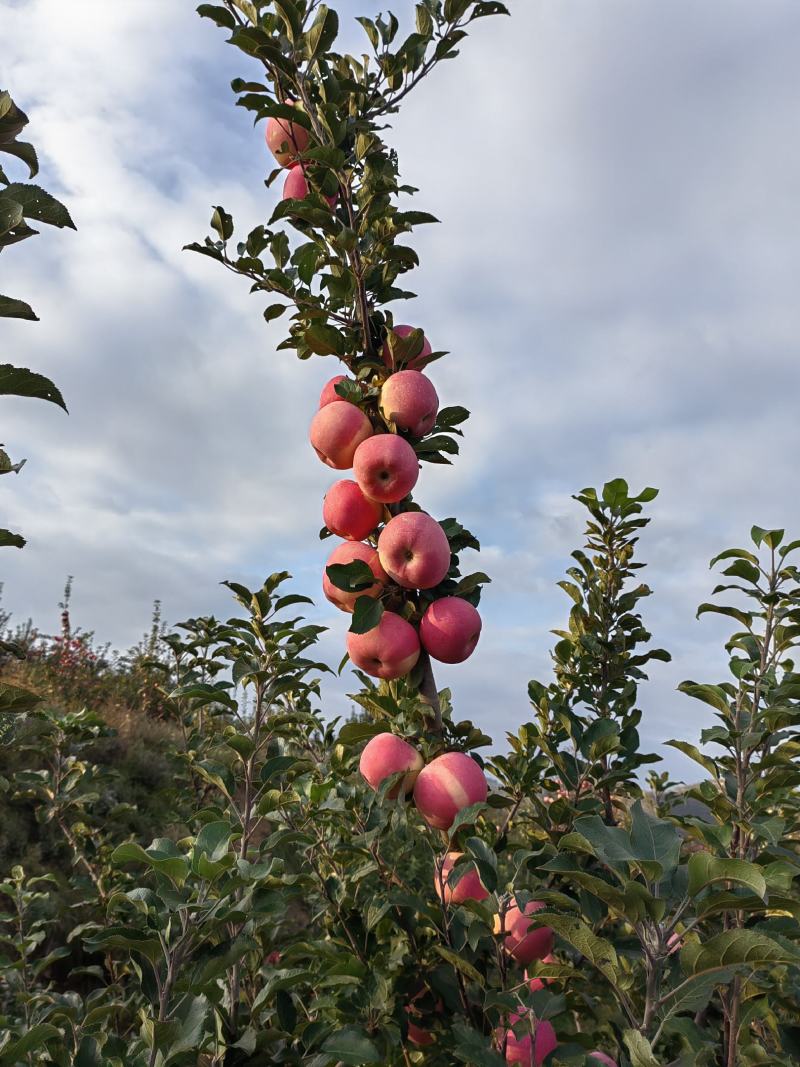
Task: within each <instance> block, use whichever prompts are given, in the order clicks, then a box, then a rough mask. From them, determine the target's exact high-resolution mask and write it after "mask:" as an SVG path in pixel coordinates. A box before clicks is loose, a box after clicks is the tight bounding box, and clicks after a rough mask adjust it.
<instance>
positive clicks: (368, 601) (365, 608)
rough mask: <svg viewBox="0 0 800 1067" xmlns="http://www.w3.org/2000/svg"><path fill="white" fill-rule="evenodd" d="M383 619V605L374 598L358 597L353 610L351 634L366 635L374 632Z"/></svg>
mask: <svg viewBox="0 0 800 1067" xmlns="http://www.w3.org/2000/svg"><path fill="white" fill-rule="evenodd" d="M382 618H383V603H382V601H380V600H378V599H377V598H376V597H371V596H360V597H359V598H358V599H357V600H356V603H355V607H354V608H353V618H352V621H351V623H350V633H351V634H366V633H369V631H370V630H374V629H375V627H376V626H377V625H378V623H379V622H380V621H381V619H382Z"/></svg>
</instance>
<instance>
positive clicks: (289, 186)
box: [281, 165, 339, 210]
mask: <svg viewBox="0 0 800 1067" xmlns="http://www.w3.org/2000/svg"><path fill="white" fill-rule="evenodd" d="M310 192H311V186H310V185H309V184H308V179H307V178H306V176H305V173H304V172H303V167H302V165H300V166H298V167H292V169H291V170H290V171H289V173H288V174H287V175H286V181H285V182H284V183H283V195H282V196H281V199H282V200H305V198H306V197H307V196H308V194H309V193H310ZM325 199H326V200H327V202H328V206H329V207H330V208H331V210H333V208H335V207H336V202H337V200H338V199H339V194H338V193H334V195H333V196H326V197H325Z"/></svg>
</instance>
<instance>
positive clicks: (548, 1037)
mask: <svg viewBox="0 0 800 1067" xmlns="http://www.w3.org/2000/svg"><path fill="white" fill-rule="evenodd" d="M521 1018H522V1016H521V1015H512V1016H511V1018H510V1020H509V1021H510V1023H511V1025H512V1026H514V1024H515V1023H517V1022H519V1020H520V1019H521ZM497 1036H498V1039H499V1040H500V1042H501V1043H502V1041H503V1038H505V1040H506V1063H513V1064H517V1067H541V1065H542V1064H543V1063H544V1061H545V1058H546V1057H547V1056H549V1055H550V1053H551V1052H552V1051H553V1049H556V1048H558V1039H557V1038H556V1032H555V1030H554V1029H553V1027H552V1025H551V1024H550V1023H549V1022H548V1021H547V1020H546V1019H541V1020H539V1021H537V1022H536V1027H535V1031H534V1034H533V1036H532V1035H531V1034H525V1035H524V1036H522V1037H516V1036H515V1034H514V1031H513V1030H511V1029H509V1030H502V1029H501V1030H499V1031H498V1035H497ZM501 1047H502V1044H501Z"/></svg>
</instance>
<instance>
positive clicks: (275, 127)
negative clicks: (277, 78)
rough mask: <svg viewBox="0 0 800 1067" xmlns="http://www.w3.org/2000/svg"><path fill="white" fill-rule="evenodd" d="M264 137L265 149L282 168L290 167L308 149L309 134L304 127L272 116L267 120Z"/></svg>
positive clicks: (289, 102)
mask: <svg viewBox="0 0 800 1067" xmlns="http://www.w3.org/2000/svg"><path fill="white" fill-rule="evenodd" d="M285 103H287V104H291V103H293V101H291V100H286V101H285ZM265 136H266V141H267V148H269V150H270V152H272V154H273V156H275V158H276V160H277V161H278V163H280V165H281V166H282V167H289V166H291V165H292V162H295V161H296V160H297V157H298V156H299V155H300V153H301V152H305V150H306V149H307V148H308V142H309V140H310V134H309V132H308V130H307V129H306V128H305V126H301V125H300V124H299V123H297V122H290V121H289V120H288V119H278V118H275V117H274V116H272V117H271V118H269V119H268V120H267V130H266V135H265Z"/></svg>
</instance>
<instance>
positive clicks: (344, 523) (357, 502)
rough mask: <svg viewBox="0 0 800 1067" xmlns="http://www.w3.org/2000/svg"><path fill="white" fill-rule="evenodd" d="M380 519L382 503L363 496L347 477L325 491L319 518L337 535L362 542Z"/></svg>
mask: <svg viewBox="0 0 800 1067" xmlns="http://www.w3.org/2000/svg"><path fill="white" fill-rule="evenodd" d="M382 518H383V505H382V504H378V503H377V501H375V500H370V499H369V497H366V496H364V494H363V493H362V491H361V489H360V488H359V486H358V485H357V484H356V483H355V482H351V481H350V480H349V479H347V478H343V479H342V480H341V481H338V482H334V483H333V485H332V486H331V487H330V489H329V490H328V492H327V493H326V494H325V500H324V502H323V505H322V521H323V522H324V523H325V525H326V526H327V527H328V529H329V530H330V531H331V533H334V534H336V536H337V537H346V538H347V539H348V540H350V541H363V540H364V538H365V537H368V536H369V535H370V534H371V533H372V531H373V530H374V529H375V527H376V526H377V525H378V523H379V522H380V521H381V519H382Z"/></svg>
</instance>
